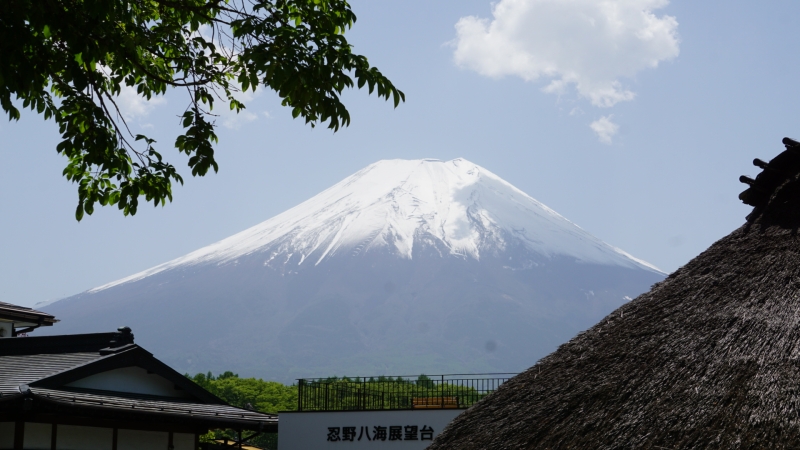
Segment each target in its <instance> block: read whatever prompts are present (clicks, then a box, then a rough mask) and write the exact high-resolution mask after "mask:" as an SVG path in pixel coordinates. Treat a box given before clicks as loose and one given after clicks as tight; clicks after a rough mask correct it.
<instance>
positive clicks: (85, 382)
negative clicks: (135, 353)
mask: <svg viewBox="0 0 800 450" xmlns="http://www.w3.org/2000/svg"><path fill="white" fill-rule="evenodd" d="M67 386H70V387H77V388H86V389H100V390H103V391H115V392H129V393H132V394H149V395H161V396H165V397H188V394H187V393H186V392H184V391H179V390H177V389H175V385H174V384H173V383H172V382H170V381H169V380H166V379H165V378H163V377H161V376H160V375H156V374H153V373H147V370H146V369H142V368H141V367H123V368H121V369H114V370H109V371H107V372H102V373H98V374H95V375H91V376H88V377H86V378H81V379H80V380H77V381H73V382H72V383H69V384H67Z"/></svg>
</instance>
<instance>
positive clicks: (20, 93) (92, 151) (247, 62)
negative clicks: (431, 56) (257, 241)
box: [0, 0, 405, 220]
mask: <svg viewBox="0 0 800 450" xmlns="http://www.w3.org/2000/svg"><path fill="white" fill-rule="evenodd" d="M355 20H356V16H355V14H354V13H353V11H352V10H351V8H350V6H349V5H348V3H347V2H346V1H345V0H2V1H0V55H2V58H0V106H2V108H3V110H4V111H5V112H6V113H7V114H8V116H9V119H10V120H11V119H14V120H18V119H19V118H20V111H19V109H18V107H17V106H19V104H20V103H19V102H21V106H22V107H23V108H30V109H31V110H33V111H36V112H37V113H39V114H43V115H44V117H45V119H47V120H49V119H52V120H54V121H55V122H56V124H57V125H58V127H59V132H60V133H61V142H60V143H59V144H58V146H57V148H56V150H57V151H58V152H59V153H61V154H63V155H64V156H66V157H67V158H68V160H69V162H68V163H67V165H66V168H65V169H64V172H63V174H64V176H65V177H66V178H67V179H68V180H70V181H72V182H75V183H77V184H78V206H77V209H76V212H75V217H76V218H77V219H78V220H80V219H81V218H82V217H83V215H84V213H86V214H92V212H93V210H94V206H95V204H97V203H99V204H100V205H113V204H116V205H118V207H119V209H120V210H122V211H123V213H124V214H125V215H128V214H135V213H136V210H137V207H138V200H139V197H140V196H144V198H145V199H146V200H147V201H152V202H153V203H154V204H155V205H159V204H162V205H163V204H165V203H166V201H167V200H170V201H171V200H172V182H173V181H176V182H179V183H182V182H183V179H182V178H181V176H180V175H179V174H178V172H177V170H176V169H175V167H174V166H173V165H172V164H170V163H168V162H167V161H165V160H164V159H163V158H162V155H161V153H160V152H158V151H156V148H155V145H154V144H155V141H154V140H153V139H151V138H149V137H147V136H145V135H142V134H136V135H134V134H133V133H132V132H131V131H130V129H129V128H128V125H127V123H126V121H125V118H124V117H123V115H122V113H121V112H120V110H119V108H118V107H117V103H116V98H117V96H118V95H119V94H120V92H121V89H123V88H124V87H125V86H128V87H129V88H132V89H135V91H136V93H137V95H139V96H141V97H143V98H145V99H148V100H149V99H151V98H153V97H154V96H159V95H164V94H165V93H166V92H167V90H168V88H180V89H186V90H187V92H188V95H189V100H188V106H187V107H186V109H185V110H184V111H183V113H182V115H181V124H182V126H183V134H181V135H179V136H178V137H177V138H176V140H175V147H176V148H177V149H178V151H179V152H181V153H185V154H186V155H187V156H188V165H189V167H190V168H191V172H192V175H195V176H203V175H205V174H206V173H208V171H209V169H213V170H214V171H217V170H218V165H217V162H216V160H215V159H214V148H213V144H214V143H216V142H217V141H218V139H217V135H216V134H215V131H214V120H213V117H214V115H213V114H212V113H211V111H212V109H213V107H214V105H215V102H216V101H220V102H223V103H227V106H228V107H229V108H230V109H231V110H234V111H236V112H239V111H240V110H241V109H243V108H244V107H245V105H244V104H242V103H241V102H240V101H239V100H237V99H236V98H235V97H234V94H235V93H236V92H237V91H239V90H241V91H248V90H255V89H256V88H257V87H258V86H263V87H266V88H269V89H272V90H274V91H275V92H276V93H277V94H278V95H279V96H280V98H281V99H282V104H283V105H284V106H288V107H289V108H291V111H292V116H293V117H295V118H297V117H302V118H303V119H305V121H306V123H308V124H310V125H311V126H314V125H315V124H316V123H325V122H327V123H328V127H329V128H331V129H333V130H334V131H336V130H338V129H339V128H340V127H341V126H347V125H348V124H349V123H350V115H349V113H348V111H347V109H346V108H345V106H344V104H342V102H341V101H340V94H341V93H342V91H343V90H344V89H345V88H350V87H353V86H354V85H357V86H358V88H362V87H364V86H367V87H368V88H369V92H370V93H372V92H373V91H377V94H378V95H379V96H380V97H383V98H385V99H387V100H390V99H391V100H392V101H393V102H394V105H395V107H396V106H397V105H398V104H399V103H400V102H401V101H404V100H405V96H404V94H403V93H402V92H401V91H399V90H398V89H396V88H395V87H394V85H393V84H392V82H391V81H390V80H389V79H388V78H386V77H385V76H383V74H381V72H380V71H379V70H378V69H377V68H375V67H371V66H370V65H369V63H368V61H367V58H366V57H364V56H362V55H357V54H354V53H353V52H352V49H351V46H350V45H349V44H348V42H347V40H346V39H345V37H344V32H345V30H347V29H349V28H350V27H352V25H353V23H354V22H355Z"/></svg>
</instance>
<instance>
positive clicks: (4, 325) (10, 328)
mask: <svg viewBox="0 0 800 450" xmlns="http://www.w3.org/2000/svg"><path fill="white" fill-rule="evenodd" d="M13 335H14V323H13V322H2V321H0V339H5V338H10V337H13Z"/></svg>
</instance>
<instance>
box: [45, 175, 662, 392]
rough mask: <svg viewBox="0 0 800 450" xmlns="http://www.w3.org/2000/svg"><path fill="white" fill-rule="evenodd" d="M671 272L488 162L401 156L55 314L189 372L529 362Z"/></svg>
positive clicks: (64, 325) (418, 368)
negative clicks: (585, 225) (133, 340)
mask: <svg viewBox="0 0 800 450" xmlns="http://www.w3.org/2000/svg"><path fill="white" fill-rule="evenodd" d="M661 278H663V274H662V273H661V272H660V271H658V270H657V269H656V268H654V267H652V266H650V265H649V264H647V263H645V262H643V261H640V260H637V259H635V258H633V257H632V256H630V255H628V254H627V253H625V252H623V251H621V250H619V249H616V248H614V247H612V246H610V245H608V244H605V243H604V242H602V241H600V240H599V239H597V238H595V237H593V236H592V235H590V234H589V233H587V232H586V231H584V230H582V229H581V228H579V227H578V226H576V225H575V224H573V223H571V222H569V221H568V220H567V219H565V218H564V217H562V216H560V215H559V214H558V213H556V212H555V211H553V210H551V209H550V208H548V207H546V206H545V205H543V204H541V203H539V202H538V201H536V200H535V199H533V198H531V197H530V196H528V195H526V194H525V193H523V192H522V191H520V190H519V189H516V188H515V187H513V186H511V185H510V184H509V183H507V182H505V181H503V180H502V179H501V178H499V177H498V176H496V175H495V174H493V173H491V172H489V171H488V170H486V169H484V168H482V167H479V166H477V165H475V164H472V163H470V162H468V161H466V160H463V159H456V160H452V161H447V162H443V161H437V160H415V161H404V160H392V161H380V162H378V163H375V164H372V165H370V166H368V167H366V168H365V169H363V170H361V171H359V172H357V173H355V174H354V175H352V176H350V177H348V178H346V179H344V180H343V181H341V182H339V183H337V184H336V185H334V186H332V187H331V188H329V189H327V190H325V191H323V192H322V193H320V194H319V195H317V196H315V197H313V198H312V199H310V200H308V201H306V202H304V203H301V204H300V205H298V206H296V207H294V208H292V209H290V210H288V211H286V212H284V213H282V214H279V215H277V216H275V217H273V218H271V219H269V220H267V221H265V222H263V223H261V224H258V225H256V226H254V227H252V228H250V229H248V230H245V231H243V232H241V233H238V234H236V235H234V236H231V237H230V238H227V239H224V240H222V241H220V242H218V243H216V244H212V245H210V246H208V247H205V248H202V249H200V250H197V251H195V252H192V253H190V254H188V255H186V256H184V257H181V258H178V259H175V260H173V261H170V262H167V263H165V264H162V265H159V266H156V267H154V268H152V269H149V270H146V271H144V272H141V273H138V274H135V275H132V276H130V277H127V278H124V279H121V280H118V281H115V282H112V283H109V284H106V285H104V286H100V287H98V288H95V289H92V290H90V291H87V292H85V293H83V294H79V295H77V296H74V297H70V298H67V299H64V300H61V301H58V302H55V303H53V304H51V305H50V306H48V307H47V308H46V310H47V311H48V312H50V313H54V314H56V315H57V316H58V317H59V318H60V319H62V322H61V323H60V324H59V327H58V330H53V331H56V332H72V331H75V332H78V331H81V332H85V331H95V330H99V329H105V328H109V327H115V326H119V325H120V324H122V323H123V322H124V323H125V324H126V325H129V326H131V327H133V329H134V330H135V331H136V332H137V339H139V340H140V342H142V343H144V344H146V345H147V347H148V348H153V349H154V350H155V351H156V353H157V355H158V356H160V357H163V358H165V359H166V360H167V361H169V362H170V363H171V364H173V365H174V366H175V367H177V368H179V370H185V371H190V372H191V371H206V370H212V371H221V370H234V371H239V372H241V373H243V374H253V375H259V376H263V377H268V378H273V379H280V380H283V381H286V380H288V379H290V378H293V377H296V376H313V375H320V376H325V375H333V374H343V373H398V372H402V373H417V372H422V371H424V372H428V373H433V372H474V371H516V370H521V369H522V368H525V367H528V366H529V365H530V364H531V363H533V362H534V361H535V360H536V359H538V358H539V357H541V356H543V355H545V354H547V353H548V352H549V351H551V350H553V349H554V348H555V347H556V346H557V345H558V344H560V343H561V342H564V341H566V340H567V339H569V338H570V337H571V336H572V335H574V334H575V333H576V332H578V331H580V330H583V329H585V328H587V327H589V326H590V325H592V324H593V323H594V322H596V321H597V320H599V319H600V318H602V317H603V316H604V315H605V314H607V313H608V312H609V311H611V310H613V309H614V308H616V307H617V306H619V305H620V304H622V303H623V302H624V301H625V299H626V298H632V297H635V296H636V295H637V294H639V293H641V292H643V291H645V290H647V288H648V287H649V286H650V285H651V284H652V283H654V282H656V281H658V280H660V279H661ZM103 327H104V328H103Z"/></svg>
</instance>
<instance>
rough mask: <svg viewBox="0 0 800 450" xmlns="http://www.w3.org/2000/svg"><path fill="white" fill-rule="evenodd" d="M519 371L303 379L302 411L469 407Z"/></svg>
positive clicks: (299, 385) (299, 407)
mask: <svg viewBox="0 0 800 450" xmlns="http://www.w3.org/2000/svg"><path fill="white" fill-rule="evenodd" d="M514 375H516V374H513V373H488V374H450V375H419V376H417V375H414V376H398V377H387V376H379V377H355V378H350V377H342V378H338V377H331V378H301V379H299V380H297V381H298V383H297V388H298V389H297V410H298V411H375V410H387V409H440V408H441V409H447V408H457V409H465V408H469V407H470V406H472V404H474V403H475V402H477V401H478V400H480V399H482V398H483V397H486V396H487V395H489V394H490V393H491V392H493V391H494V390H496V389H497V388H498V387H499V386H500V385H501V384H503V383H505V382H506V381H508V380H509V379H510V378H511V377H513V376H514Z"/></svg>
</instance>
